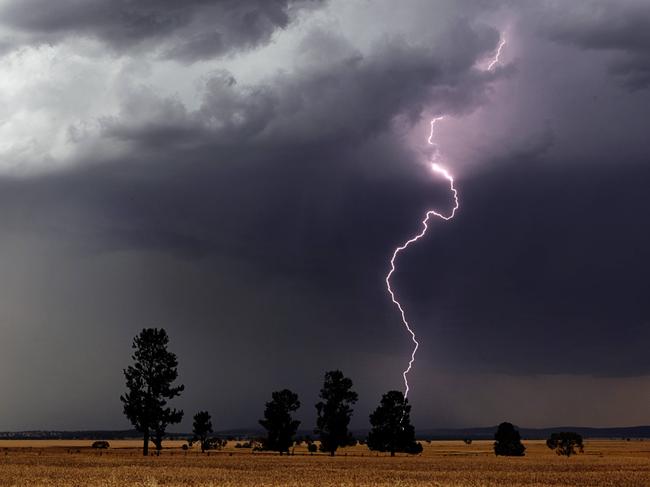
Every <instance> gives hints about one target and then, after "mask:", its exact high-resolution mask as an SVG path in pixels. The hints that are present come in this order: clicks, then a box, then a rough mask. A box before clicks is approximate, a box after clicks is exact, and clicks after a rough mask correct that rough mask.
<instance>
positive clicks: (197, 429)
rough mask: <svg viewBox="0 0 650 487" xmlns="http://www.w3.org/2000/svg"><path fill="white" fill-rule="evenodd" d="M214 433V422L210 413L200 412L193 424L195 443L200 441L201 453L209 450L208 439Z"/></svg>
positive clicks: (195, 416)
mask: <svg viewBox="0 0 650 487" xmlns="http://www.w3.org/2000/svg"><path fill="white" fill-rule="evenodd" d="M210 433H212V420H211V418H210V413H208V412H207V411H199V412H198V413H196V414H195V415H194V421H193V422H192V434H193V435H194V437H193V438H192V439H193V441H199V442H200V444H201V452H205V450H208V438H209V435H210Z"/></svg>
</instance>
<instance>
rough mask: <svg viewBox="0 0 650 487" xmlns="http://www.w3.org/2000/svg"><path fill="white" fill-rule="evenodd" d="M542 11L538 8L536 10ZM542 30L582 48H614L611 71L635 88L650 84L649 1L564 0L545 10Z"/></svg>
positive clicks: (645, 86)
mask: <svg viewBox="0 0 650 487" xmlns="http://www.w3.org/2000/svg"><path fill="white" fill-rule="evenodd" d="M536 13H537V14H539V11H537V10H536ZM540 17H541V18H542V30H543V31H544V32H545V34H546V35H548V36H550V37H551V38H552V39H554V40H556V41H558V42H562V43H567V44H572V45H575V46H577V47H579V48H582V49H589V50H603V51H611V52H612V53H613V54H614V60H613V61H611V63H610V68H609V70H610V73H611V74H613V75H615V76H616V77H618V78H620V80H621V83H622V84H623V85H624V86H626V87H628V88H630V89H632V90H638V89H644V88H647V87H648V86H650V73H649V72H648V65H650V5H648V3H647V2H644V1H638V0H626V1H623V2H612V1H597V2H589V3H572V4H570V5H567V4H564V3H561V4H558V5H556V8H554V9H550V10H549V11H545V12H542V14H541V15H540Z"/></svg>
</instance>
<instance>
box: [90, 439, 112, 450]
mask: <svg viewBox="0 0 650 487" xmlns="http://www.w3.org/2000/svg"><path fill="white" fill-rule="evenodd" d="M110 446H111V445H110V444H109V443H108V441H105V440H98V441H95V442H93V444H92V447H93V448H95V449H97V450H105V449H107V448H110Z"/></svg>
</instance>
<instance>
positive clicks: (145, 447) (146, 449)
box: [142, 429, 149, 457]
mask: <svg viewBox="0 0 650 487" xmlns="http://www.w3.org/2000/svg"><path fill="white" fill-rule="evenodd" d="M142 454H143V455H144V456H145V457H146V456H148V455H149V429H146V430H145V432H144V445H142Z"/></svg>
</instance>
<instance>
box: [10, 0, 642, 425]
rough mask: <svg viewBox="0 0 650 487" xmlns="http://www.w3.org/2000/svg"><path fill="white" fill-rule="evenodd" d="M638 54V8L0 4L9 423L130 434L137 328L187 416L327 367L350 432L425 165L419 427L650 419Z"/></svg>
mask: <svg viewBox="0 0 650 487" xmlns="http://www.w3.org/2000/svg"><path fill="white" fill-rule="evenodd" d="M502 40H505V41H506V44H505V46H504V48H503V50H502V54H501V56H500V59H499V63H498V64H497V65H495V67H494V68H493V69H491V70H488V69H486V68H487V65H488V64H489V62H490V60H491V59H492V58H493V57H494V55H495V52H496V49H497V47H498V45H499V43H500V42H501V41H502ZM649 66H650V3H648V2H647V1H645V0H624V1H614V0H610V1H606V0H590V1H585V2H561V1H553V0H544V1H532V0H530V1H517V2H515V1H509V0H493V1H492V0H476V1H468V0H461V1H456V0H453V1H452V0H436V1H430V0H408V1H404V2H399V3H396V2H393V1H389V0H373V1H363V0H356V1H352V2H351V1H347V0H329V1H322V2H320V1H308V0H272V1H271V0H245V1H235V0H222V1H219V2H214V1H207V0H188V1H185V2H182V6H181V4H180V3H178V2H174V1H171V0H140V1H138V2H131V1H128V0H117V1H109V0H85V1H79V0H60V1H57V2H51V1H50V0H0V72H1V73H2V76H0V275H1V277H2V278H1V279H0V288H1V289H0V333H1V335H0V336H1V339H0V383H1V384H2V386H3V394H2V400H0V430H28V429H127V428H129V427H130V424H129V422H128V421H127V420H126V418H125V417H124V416H123V414H122V406H121V403H120V401H119V396H120V394H121V393H123V392H124V389H125V385H124V377H123V374H122V370H123V369H124V368H125V367H126V366H127V365H128V364H129V363H130V354H131V342H132V339H133V337H134V336H135V335H136V334H137V333H138V332H139V331H140V330H141V329H142V328H144V327H152V326H155V327H163V328H165V329H166V330H167V332H168V334H169V335H170V339H171V342H170V349H171V350H172V351H173V352H175V353H176V354H177V355H178V359H179V364H180V365H179V375H180V382H182V383H183V384H184V385H185V388H186V390H185V392H184V393H183V395H182V396H181V397H180V398H178V399H175V400H174V403H175V404H176V406H177V407H181V408H183V409H184V410H185V412H186V419H185V420H184V422H183V423H182V424H181V425H179V426H177V427H176V428H177V430H180V431H185V430H189V429H190V427H191V416H192V415H193V414H194V413H195V412H196V411H198V410H208V411H210V412H211V414H212V416H213V424H214V426H215V428H216V429H228V428H237V427H250V426H255V425H256V424H257V420H258V419H259V418H260V417H261V416H262V411H263V408H264V402H265V401H267V400H269V399H270V394H271V392H272V391H273V390H277V389H280V388H285V387H287V388H290V389H292V390H294V391H296V392H297V393H298V394H299V396H300V399H301V401H302V407H301V409H300V410H299V412H298V416H299V419H301V420H302V421H303V425H302V426H303V427H304V428H311V427H313V425H314V423H315V408H314V404H315V403H316V402H317V400H318V399H317V395H318V390H319V388H320V386H321V384H322V380H323V375H324V373H325V371H326V370H331V369H341V370H343V372H344V373H345V374H346V375H348V376H350V377H351V378H352V380H353V382H354V385H355V389H356V390H357V392H358V393H359V402H358V404H357V406H356V410H355V415H354V417H353V420H352V426H353V427H355V428H364V427H367V425H368V414H369V413H370V412H371V410H372V409H373V408H374V407H376V405H377V404H378V402H379V399H380V397H381V394H382V393H384V392H386V391H388V390H391V389H399V390H401V389H403V383H402V376H401V374H402V371H403V370H404V368H405V366H406V364H407V362H408V358H409V356H410V353H411V345H412V344H411V341H410V337H409V335H408V333H406V331H405V329H404V328H403V327H402V325H401V322H400V318H399V314H398V313H397V310H396V309H395V307H394V306H393V304H392V303H391V301H390V298H389V296H388V294H387V291H386V288H385V283H384V277H385V275H386V273H387V272H388V270H389V260H390V257H391V255H392V252H393V250H394V248H395V247H396V246H398V245H400V244H402V243H403V242H404V241H405V240H406V239H407V238H409V237H410V236H411V235H413V234H414V233H416V232H418V231H419V230H420V226H419V225H420V222H421V220H422V218H423V216H424V214H425V212H426V210H427V209H430V208H435V209H437V210H439V211H440V212H445V213H446V212H448V211H450V209H451V208H452V206H453V200H452V198H451V194H450V192H449V186H448V183H447V182H446V181H445V180H444V179H443V178H441V177H440V176H439V175H436V174H435V173H433V172H432V171H431V170H430V163H431V161H432V159H433V158H434V157H435V158H437V159H436V160H438V161H439V163H440V164H442V165H443V166H444V167H446V168H447V169H448V170H449V171H450V172H451V173H452V174H453V175H454V177H455V184H456V187H457V189H458V191H459V196H460V209H459V211H458V213H457V215H456V218H454V219H453V220H451V221H448V222H442V221H439V220H438V221H434V222H433V224H432V225H431V228H430V231H429V233H427V235H426V237H425V238H423V239H422V240H420V241H418V243H417V244H416V245H413V246H411V247H409V249H408V251H407V252H404V253H402V254H400V256H399V259H398V263H397V271H396V272H395V274H394V276H393V281H392V283H393V286H394V288H395V290H396V292H397V294H398V296H399V298H400V300H401V302H402V304H403V305H404V307H405V309H406V312H407V315H408V317H409V320H410V322H411V324H412V326H413V328H414V330H415V332H416V333H417V335H418V339H419V341H420V348H419V350H418V354H417V360H416V362H415V366H414V368H413V370H412V372H411V374H410V376H409V381H410V385H411V391H410V393H409V400H410V403H411V404H412V406H413V409H412V418H413V422H414V424H415V426H416V428H417V427H420V428H429V427H469V426H484V425H493V424H497V423H498V422H501V421H505V420H507V421H511V422H514V423H516V424H519V425H522V426H528V427H542V426H552V425H576V426H623V425H639V424H649V423H650V354H648V351H647V347H648V343H649V340H650V300H649V299H648V275H650V272H649V271H650V228H649V227H648V222H649V221H650V218H649V217H650V192H649V191H648V186H649V183H650V137H648V110H649V107H650V69H649ZM441 115H444V116H445V119H444V120H443V121H441V122H439V123H437V124H436V131H435V144H436V145H435V146H430V145H428V144H427V137H428V135H429V123H430V120H431V119H432V118H434V117H438V116H441Z"/></svg>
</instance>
